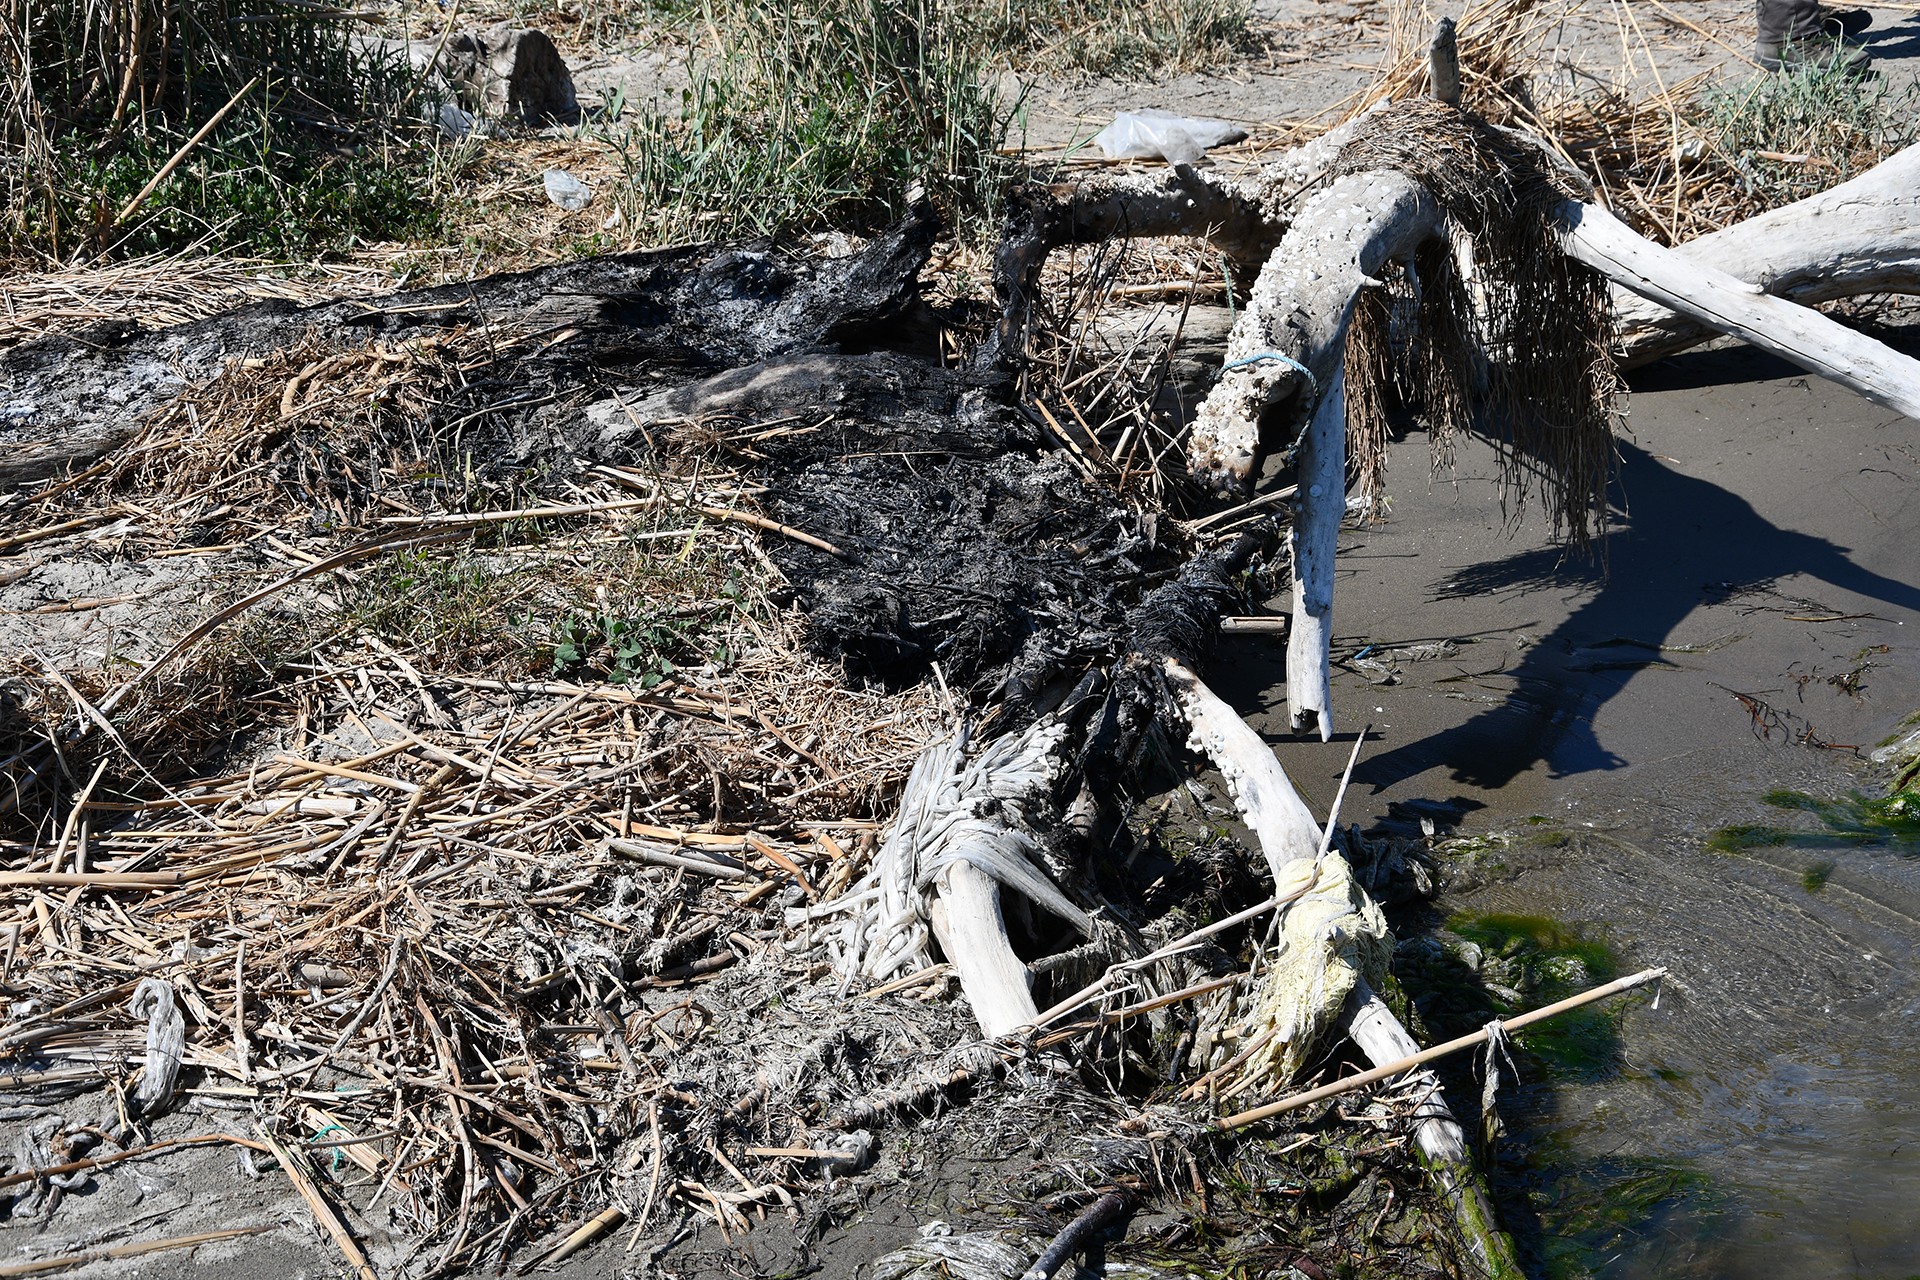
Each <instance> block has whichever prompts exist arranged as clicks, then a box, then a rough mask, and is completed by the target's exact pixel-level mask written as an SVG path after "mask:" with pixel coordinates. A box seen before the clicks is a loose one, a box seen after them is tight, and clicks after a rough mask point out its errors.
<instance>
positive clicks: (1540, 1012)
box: [1214, 968, 1667, 1130]
mask: <svg viewBox="0 0 1920 1280" xmlns="http://www.w3.org/2000/svg"><path fill="white" fill-rule="evenodd" d="M1666 976H1667V971H1666V970H1665V969H1664V968H1662V969H1642V970H1641V971H1640V972H1639V973H1636V974H1633V975H1631V976H1630V977H1625V978H1619V979H1617V980H1615V981H1613V982H1609V983H1607V984H1606V985H1605V986H1601V987H1595V988H1593V989H1592V990H1591V991H1583V992H1581V993H1580V994H1579V995H1577V996H1568V997H1567V998H1566V999H1565V1000H1560V1001H1556V1002H1555V1003H1553V1004H1550V1005H1546V1006H1544V1007H1543V1008H1539V1009H1535V1010H1533V1011H1532V1012H1531V1013H1522V1014H1516V1015H1515V1016H1513V1017H1511V1018H1504V1019H1501V1020H1499V1021H1498V1022H1490V1023H1488V1024H1487V1026H1486V1027H1481V1028H1480V1029H1479V1030H1478V1031H1473V1032H1469V1033H1468V1034H1467V1035H1464V1036H1460V1037H1457V1038H1456V1039H1453V1040H1449V1041H1447V1042H1446V1043H1445V1044H1437V1045H1434V1046H1433V1047H1432V1048H1431V1049H1422V1050H1421V1051H1420V1052H1419V1053H1415V1054H1410V1055H1408V1056H1407V1057H1405V1058H1402V1059H1400V1060H1399V1061H1398V1062H1387V1063H1383V1064H1381V1065H1380V1066H1377V1067H1374V1068H1373V1069H1372V1070H1370V1071H1362V1072H1361V1073H1360V1074H1359V1075H1357V1076H1348V1077H1347V1078H1346V1079H1344V1080H1335V1081H1334V1082H1333V1083H1331V1084H1323V1085H1321V1086H1320V1087H1319V1088H1317V1089H1309V1090H1307V1091H1306V1092H1305V1093H1296V1094H1294V1095H1293V1096H1292V1097H1290V1098H1282V1099H1280V1100H1279V1101H1278V1102H1269V1103H1267V1104H1266V1105H1265V1106H1259V1107H1254V1108H1253V1109H1252V1110H1250V1111H1242V1112H1239V1113H1238V1114H1236V1115H1230V1116H1223V1117H1222V1118H1220V1119H1219V1120H1216V1121H1214V1124H1215V1126H1216V1127H1217V1128H1220V1129H1222V1130H1233V1129H1241V1128H1245V1127H1246V1126H1247V1125H1250V1124H1256V1123H1258V1122H1259V1121H1262V1120H1268V1119H1271V1118H1273V1117H1274V1116H1278V1115H1284V1114H1286V1113H1287V1112H1289V1111H1298V1110H1299V1109H1300V1108H1301V1107H1307V1106H1312V1105H1313V1104H1314V1103H1316V1102H1320V1101H1322V1100H1323V1099H1326V1098H1332V1097H1336V1096H1338V1095H1339V1094H1343V1093H1351V1092H1352V1091H1353V1090H1355V1089H1362V1088H1365V1087H1366V1086H1367V1085H1370V1084H1374V1083H1377V1082H1378V1081H1381V1080H1386V1079H1389V1078H1390V1077H1393V1076H1397V1075H1399V1074H1401V1073H1402V1072H1404V1071H1408V1070H1411V1069H1412V1068H1414V1067H1418V1066H1423V1065H1425V1064H1426V1063H1429V1062H1432V1061H1434V1060H1435V1059H1436V1058H1444V1057H1446V1056H1447V1055H1448V1054H1451V1053H1458V1052H1459V1051H1460V1050H1462V1049H1471V1048H1472V1047H1473V1046H1475V1045H1477V1044H1481V1043H1484V1042H1485V1041H1486V1039H1487V1029H1488V1027H1493V1026H1498V1027H1499V1028H1500V1030H1501V1032H1502V1033H1503V1034H1511V1033H1513V1032H1515V1031H1518V1030H1520V1029H1521V1028H1523V1027H1530V1026H1532V1025H1533V1024H1534V1023H1536V1022H1544V1021H1546V1020H1547V1019H1548V1018H1552V1017H1556V1016H1558V1015H1560V1014H1563V1013H1568V1012H1570V1011H1572V1010H1574V1009H1578V1008H1580V1007H1581V1006H1582V1005H1588V1004H1592V1003H1594V1002H1595V1001H1596V1000H1604V999H1606V998H1607V997H1608V996H1617V995H1619V994H1620V993H1621V992H1623V991H1631V990H1633V989H1634V988H1635V987H1643V986H1645V985H1646V984H1648V983H1649V982H1658V981H1659V980H1660V979H1662V978H1664V977H1666Z"/></svg>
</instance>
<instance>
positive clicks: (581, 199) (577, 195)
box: [541, 169, 593, 213]
mask: <svg viewBox="0 0 1920 1280" xmlns="http://www.w3.org/2000/svg"><path fill="white" fill-rule="evenodd" d="M541 177H542V180H543V181H544V183H545V185H546V188H547V199H549V200H551V201H553V202H554V203H555V204H557V205H559V206H560V207H561V208H562V209H565V210H566V211H567V212H568V213H573V212H576V211H578V210H580V209H584V208H586V207H587V206H588V205H590V204H592V203H593V188H592V187H589V186H588V185H587V184H586V183H584V182H582V181H580V179H578V178H576V177H574V176H573V175H572V174H570V173H568V172H567V171H566V170H565V169H549V170H547V171H546V173H545V174H543V175H541Z"/></svg>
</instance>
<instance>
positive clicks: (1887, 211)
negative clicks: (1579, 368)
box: [1614, 145, 1920, 368]
mask: <svg viewBox="0 0 1920 1280" xmlns="http://www.w3.org/2000/svg"><path fill="white" fill-rule="evenodd" d="M1676 251H1677V252H1679V253H1680V254H1682V255H1684V256H1685V257H1686V258H1687V259H1688V260H1689V261H1692V262H1695V263H1697V264H1699V265H1700V266H1703V267H1712V268H1714V269H1715V270H1719V271H1724V272H1726V273H1727V274H1728V275H1730V276H1734V277H1735V278H1737V279H1740V280H1743V281H1746V282H1747V283H1749V284H1752V285H1756V286H1758V287H1759V288H1761V289H1764V290H1766V292H1768V293H1770V294H1772V295H1774V296H1775V297H1780V298H1786V299H1788V300H1789V301H1792V302H1797V303H1800V304H1802V305H1810V304H1812V303H1816V302H1826V301H1829V300H1831V299H1834V298H1846V297H1854V296H1857V295H1859V294H1865V293H1916V292H1920V145H1915V146H1911V147H1908V148H1907V149H1906V150H1904V151H1902V152H1900V153H1899V154H1897V155H1895V156H1893V157H1892V158H1891V159H1888V160H1885V161H1883V162H1881V163H1880V164H1878V165H1876V166H1874V167H1873V168H1871V169H1869V170H1867V172H1865V173H1863V174H1861V175H1860V176H1859V177H1857V178H1853V179H1851V180H1849V181H1847V182H1843V183H1841V184H1840V185H1839V186H1837V187H1833V188H1831V189H1829V190H1826V191H1823V192H1821V193H1820V194H1818V195H1815V196H1809V197H1808V198H1807V199H1805V200H1798V201H1795V202H1794V203H1793V204H1789V205H1783V206H1782V207H1780V208H1778V209H1773V210H1769V211H1768V212H1766V213H1763V214H1760V215H1759V216H1758V217H1753V218H1748V219H1747V220H1746V221H1744V222H1737V223H1735V224H1734V225H1732V226H1730V227H1727V228H1726V229H1724V230H1721V231H1716V232H1714V233H1713V234H1711V235H1706V236H1701V237H1700V238H1699V239H1698V240H1690V241H1688V242H1687V243H1686V244H1683V245H1679V246H1677V250H1676ZM1614 324H1615V336H1616V340H1617V341H1618V343H1619V345H1620V350H1621V353H1622V354H1621V359H1620V364H1621V366H1622V367H1623V368H1632V367H1634V366H1635V365H1641V364H1645V363H1647V362H1648V361H1650V360H1657V359H1659V358H1660V357H1662V356H1666V355H1671V354H1673V353H1674V352H1676V351H1683V350H1685V349H1686V348H1688V347H1690V346H1693V345H1694V344H1696V343H1699V342H1703V341H1705V340H1706V339H1708V338H1711V337H1713V336H1714V334H1715V333H1716V332H1717V331H1716V330H1715V329H1714V328H1712V327H1711V326H1709V325H1707V324H1705V323H1703V322H1701V321H1700V320H1698V319H1696V318H1695V317H1693V316H1690V315H1683V314H1681V313H1679V312H1676V311H1672V310H1669V309H1668V308H1666V307H1664V306H1662V305H1660V304H1659V303H1658V302H1654V301H1651V300H1649V299H1647V298H1643V297H1640V296H1639V295H1637V294H1634V293H1630V292H1628V291H1627V290H1625V289H1618V288H1617V289H1615V291H1614Z"/></svg>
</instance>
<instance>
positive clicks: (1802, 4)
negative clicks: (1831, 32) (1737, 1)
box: [1758, 0, 1820, 50]
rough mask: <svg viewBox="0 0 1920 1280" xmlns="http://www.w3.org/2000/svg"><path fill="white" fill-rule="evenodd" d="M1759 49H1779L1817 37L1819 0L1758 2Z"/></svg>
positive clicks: (1766, 0)
mask: <svg viewBox="0 0 1920 1280" xmlns="http://www.w3.org/2000/svg"><path fill="white" fill-rule="evenodd" d="M1759 19H1760V39H1759V41H1758V43H1759V45H1760V47H1761V48H1762V49H1768V50H1772V49H1778V48H1780V46H1782V45H1785V44H1790V43H1792V42H1793V41H1796V40H1807V39H1810V38H1812V37H1814V36H1817V35H1819V34H1820V4H1819V0H1759Z"/></svg>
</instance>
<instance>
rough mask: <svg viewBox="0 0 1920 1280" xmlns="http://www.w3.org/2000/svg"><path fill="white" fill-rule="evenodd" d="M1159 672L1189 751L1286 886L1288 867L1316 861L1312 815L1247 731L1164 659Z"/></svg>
mask: <svg viewBox="0 0 1920 1280" xmlns="http://www.w3.org/2000/svg"><path fill="white" fill-rule="evenodd" d="M1165 670H1166V676H1167V686H1168V688H1170V689H1171V690H1172V691H1173V695H1174V697H1175V699H1176V700H1177V703H1178V706H1179V709H1180V714H1181V716H1182V717H1184V718H1185V720H1186V722H1187V726H1188V727H1189V728H1190V729H1191V730H1192V733H1193V737H1192V739H1191V741H1190V745H1191V746H1192V747H1193V749H1194V750H1195V751H1198V752H1199V753H1200V754H1201V755H1204V756H1206V757H1207V759H1209V760H1211V761H1213V763H1214V766H1215V767H1216V768H1218V769H1219V770H1220V776H1221V777H1222V778H1224V779H1225V780H1226V784H1227V794H1229V795H1231V796H1232V797H1233V802H1234V805H1235V806H1236V807H1237V808H1238V809H1239V810H1240V816H1241V817H1242V818H1244V819H1245V820H1246V824H1247V826H1248V827H1249V828H1250V829H1251V830H1252V831H1253V834H1254V835H1255V837H1257V838H1258V839H1259V841H1260V851H1261V852H1262V853H1263V854H1265V855H1266V859H1267V869H1268V870H1269V871H1270V872H1271V873H1272V874H1273V879H1274V883H1275V884H1276V885H1280V884H1284V883H1286V877H1287V870H1286V868H1287V866H1288V864H1290V863H1293V862H1297V861H1301V860H1303V859H1304V860H1309V861H1310V860H1312V859H1313V858H1315V857H1317V856H1318V855H1319V852H1320V824H1319V823H1318V822H1316V821H1315V820H1314V816H1313V810H1311V809H1309V808H1307V803H1306V801H1304V800H1302V799H1301V798H1300V793H1299V792H1298V791H1295V790H1294V789H1293V783H1292V782H1290V781H1289V780H1288V778H1287V774H1286V771H1285V770H1284V769H1282V768H1281V767H1280V762H1279V761H1278V760H1276V759H1274V757H1273V750H1272V748H1270V747H1268V746H1267V744H1266V743H1265V741H1263V740H1262V739H1261V737H1260V735H1259V734H1257V733H1255V732H1254V731H1253V726H1252V725H1249V724H1248V723H1247V722H1246V721H1245V720H1243V719H1242V718H1241V717H1240V714H1239V713H1238V712H1236V711H1235V710H1234V709H1233V708H1232V707H1230V706H1228V705H1227V704H1226V702H1225V701H1223V700H1222V699H1221V697H1220V695H1219V694H1217V693H1215V692H1214V691H1213V690H1211V689H1209V688H1207V686H1206V685H1205V684H1204V683H1202V681H1201V679H1200V677H1199V676H1196V675H1195V674H1194V673H1193V672H1191V671H1189V670H1187V668H1186V667H1184V666H1182V665H1181V664H1180V663H1178V662H1175V661H1174V660H1173V659H1171V658H1169V659H1167V661H1166V667H1165Z"/></svg>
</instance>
